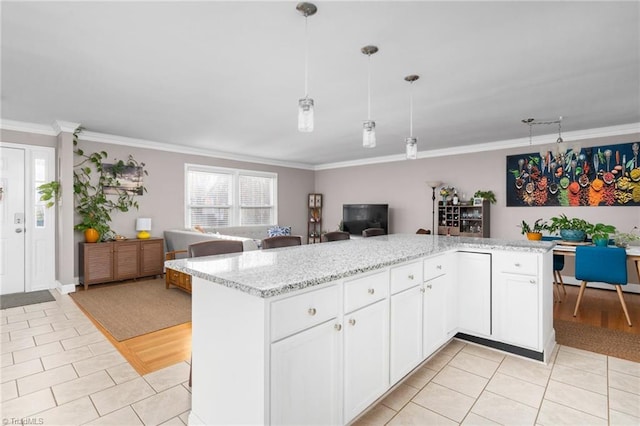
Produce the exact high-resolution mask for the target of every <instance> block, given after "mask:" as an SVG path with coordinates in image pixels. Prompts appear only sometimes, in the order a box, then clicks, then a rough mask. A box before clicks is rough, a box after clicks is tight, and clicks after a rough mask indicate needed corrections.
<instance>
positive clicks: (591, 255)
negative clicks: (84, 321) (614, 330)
mask: <svg viewBox="0 0 640 426" xmlns="http://www.w3.org/2000/svg"><path fill="white" fill-rule="evenodd" d="M576 279H578V280H582V285H581V286H580V291H579V293H578V300H577V301H576V309H575V310H574V311H573V316H574V317H575V316H576V315H577V314H578V308H579V307H580V301H581V300H582V295H583V294H584V289H585V288H586V287H587V282H594V281H597V282H603V283H607V284H611V285H613V286H615V288H616V291H617V292H618V297H619V298H620V303H621V304H622V310H623V311H624V315H625V317H626V318H627V323H628V324H629V327H631V319H630V318H629V311H628V310H627V304H626V303H625V302H624V298H623V297H622V286H623V285H627V252H626V251H625V249H623V248H621V247H598V246H578V247H576Z"/></svg>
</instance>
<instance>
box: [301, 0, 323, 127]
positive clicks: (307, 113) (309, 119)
mask: <svg viewBox="0 0 640 426" xmlns="http://www.w3.org/2000/svg"><path fill="white" fill-rule="evenodd" d="M296 10H297V11H298V12H300V13H301V14H302V15H303V16H304V37H305V46H304V51H305V53H304V98H302V99H300V100H298V130H299V131H301V132H313V109H314V103H313V99H311V98H310V97H309V31H308V25H307V18H308V17H309V16H313V15H315V14H316V12H317V11H318V8H317V7H316V5H314V4H313V3H298V5H297V6H296Z"/></svg>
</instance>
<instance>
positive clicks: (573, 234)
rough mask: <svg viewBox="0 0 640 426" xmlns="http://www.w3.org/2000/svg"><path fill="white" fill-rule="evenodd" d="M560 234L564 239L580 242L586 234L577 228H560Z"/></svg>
mask: <svg viewBox="0 0 640 426" xmlns="http://www.w3.org/2000/svg"><path fill="white" fill-rule="evenodd" d="M560 236H561V237H562V239H563V240H564V241H570V242H574V243H580V242H582V241H584V239H585V238H586V237H587V234H586V233H585V232H584V231H581V230H579V229H561V230H560Z"/></svg>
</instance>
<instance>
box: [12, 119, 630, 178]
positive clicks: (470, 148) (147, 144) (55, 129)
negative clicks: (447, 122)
mask: <svg viewBox="0 0 640 426" xmlns="http://www.w3.org/2000/svg"><path fill="white" fill-rule="evenodd" d="M78 126H80V124H78V123H73V122H68V121H60V120H56V121H55V122H54V123H52V124H51V125H49V126H47V125H43V124H36V123H28V122H23V121H15V120H7V119H0V129H3V130H13V131H18V132H28V133H37V134H41V135H48V136H57V135H58V134H60V132H69V133H73V132H74V131H75V130H76V129H77V128H78ZM635 133H638V134H640V123H630V124H623V125H619V126H609V127H598V128H593V129H585V130H576V131H571V132H562V137H563V139H564V140H565V142H571V141H577V140H587V139H595V138H604V137H611V136H623V135H629V134H635ZM556 137H557V134H556V133H555V132H554V133H550V134H547V135H538V136H535V137H533V138H531V140H529V138H528V137H524V138H518V139H508V140H502V141H495V142H487V143H481V144H474V145H464V146H457V147H452V148H443V149H434V150H428V151H419V152H418V159H423V158H436V157H445V156H452V155H461V154H472V153H476V152H483V151H497V150H502V149H510V148H523V147H526V146H529V145H530V146H539V145H551V144H554V143H555V140H556ZM80 138H81V139H83V140H87V141H91V142H102V143H109V144H113V145H125V146H134V147H138V148H147V149H155V150H158V151H167V152H177V153H181V154H190V155H200V156H205V157H212V158H219V159H223V160H232V161H241V162H244V163H256V164H263V165H269V166H278V167H289V168H294V169H302V170H312V171H319V170H330V169H338V168H344V167H355V166H366V165H371V164H381V163H391V162H394V161H407V160H406V158H405V155H404V153H403V154H393V155H386V156H380V157H373V158H366V159H361V160H352V161H341V162H335V163H325V164H318V165H310V164H307V163H296V162H286V161H278V160H271V159H266V158H259V157H251V156H244V155H237V154H231V153H228V152H221V151H211V150H207V149H203V148H192V147H186V146H181V145H173V144H169V143H164V142H155V141H149V140H144V139H135V138H128V137H125V136H116V135H110V134H106V133H98V132H91V131H86V130H85V131H83V132H82V134H81V135H80Z"/></svg>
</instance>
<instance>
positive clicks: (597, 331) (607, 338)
mask: <svg viewBox="0 0 640 426" xmlns="http://www.w3.org/2000/svg"><path fill="white" fill-rule="evenodd" d="M553 327H554V328H555V330H556V342H557V343H558V344H560V345H565V346H571V347H572V348H578V349H584V350H587V351H591V352H596V353H599V354H604V355H609V356H613V357H616V358H623V359H627V360H629V361H635V362H640V335H638V334H634V333H627V332H624V331H619V330H610V329H607V328H600V327H594V326H592V325H588V324H581V323H579V322H572V321H563V320H554V321H553Z"/></svg>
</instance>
